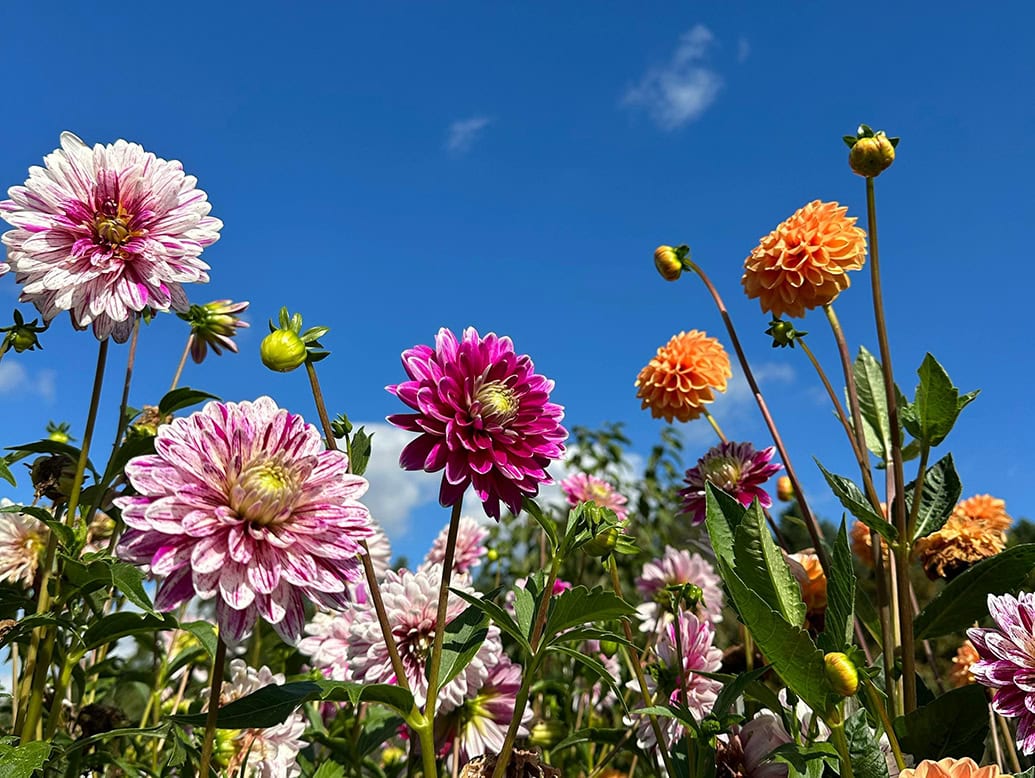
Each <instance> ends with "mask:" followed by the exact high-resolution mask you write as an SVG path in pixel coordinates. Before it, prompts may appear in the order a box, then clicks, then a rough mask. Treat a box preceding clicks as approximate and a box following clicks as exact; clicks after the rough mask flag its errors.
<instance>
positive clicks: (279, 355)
mask: <svg viewBox="0 0 1035 778" xmlns="http://www.w3.org/2000/svg"><path fill="white" fill-rule="evenodd" d="M259 355H260V356H261V357H262V364H264V365H265V366H266V367H268V368H269V369H270V370H276V371H277V372H279V373H289V372H291V371H292V370H294V369H295V368H297V367H301V366H302V365H303V364H305V359H306V347H305V342H304V341H303V340H302V338H301V336H300V335H299V334H298V333H297V332H293V331H292V330H289V329H288V330H285V329H278V330H274V331H273V332H271V333H270V334H269V335H267V336H266V337H265V338H263V339H262V343H261V344H260V345H259Z"/></svg>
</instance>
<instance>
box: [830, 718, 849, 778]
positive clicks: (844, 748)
mask: <svg viewBox="0 0 1035 778" xmlns="http://www.w3.org/2000/svg"><path fill="white" fill-rule="evenodd" d="M828 726H829V727H830V739H831V740H832V741H834V748H836V749H837V754H838V756H840V757H841V778H853V773H852V758H851V755H850V754H849V752H848V738H847V737H845V724H844V722H843V721H840V720H839V721H838V722H837V723H836V724H830V723H829V722H828Z"/></svg>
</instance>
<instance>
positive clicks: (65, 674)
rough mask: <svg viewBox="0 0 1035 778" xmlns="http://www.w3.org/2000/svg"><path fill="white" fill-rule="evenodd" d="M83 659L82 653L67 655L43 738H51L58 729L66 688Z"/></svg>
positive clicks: (55, 685)
mask: <svg viewBox="0 0 1035 778" xmlns="http://www.w3.org/2000/svg"><path fill="white" fill-rule="evenodd" d="M80 659H82V654H75V655H66V656H65V661H64V662H62V663H61V673H60V674H59V675H58V680H57V683H56V684H54V699H53V700H52V701H51V703H50V712H49V713H48V714H47V723H46V726H44V728H43V739H44V740H50V739H51V738H52V737H54V733H55V732H56V731H57V725H58V721H59V720H60V719H61V703H62V702H63V701H64V699H65V690H66V689H67V688H68V682H69V681H70V680H72V671H73V670H74V669H75V666H76V665H77V664H79V660H80Z"/></svg>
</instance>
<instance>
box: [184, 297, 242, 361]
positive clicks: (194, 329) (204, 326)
mask: <svg viewBox="0 0 1035 778" xmlns="http://www.w3.org/2000/svg"><path fill="white" fill-rule="evenodd" d="M247 309H248V303H247V302H243V303H235V302H234V301H233V300H213V301H212V302H210V303H205V304H204V305H192V306H191V307H190V308H189V309H188V310H187V312H186V313H178V314H177V316H179V317H180V318H181V319H183V320H184V321H185V322H188V323H189V324H190V333H191V341H190V356H191V359H193V360H194V361H195V363H197V364H199V365H200V364H201V363H202V362H204V361H205V356H206V355H207V354H208V349H209V347H211V348H212V351H214V352H215V354H216V356H217V357H218V356H222V354H223V349H226V350H227V351H232V352H234V353H235V354H236V353H237V344H236V343H234V336H235V335H237V330H239V329H241V328H242V327H249V326H251V325H249V324H248V322H246V321H243V320H242V319H241V317H240V316H238V314H240V313H244V312H245V311H246V310H247Z"/></svg>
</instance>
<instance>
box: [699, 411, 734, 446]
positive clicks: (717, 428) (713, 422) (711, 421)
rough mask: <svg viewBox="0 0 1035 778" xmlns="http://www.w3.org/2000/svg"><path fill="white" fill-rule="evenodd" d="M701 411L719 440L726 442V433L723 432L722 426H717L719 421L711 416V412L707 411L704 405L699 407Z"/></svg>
mask: <svg viewBox="0 0 1035 778" xmlns="http://www.w3.org/2000/svg"><path fill="white" fill-rule="evenodd" d="M701 413H703V414H704V418H706V419H707V420H708V423H709V424H711V425H712V429H713V430H715V434H716V435H718V436H719V440H721V441H722V442H723V443H726V442H727V440H728V439H727V437H726V435H725V434H723V431H722V428H721V427H720V426H719V422H717V421H716V420H715V417H714V416H712V415H711V413H709V412H708V409H707V408H704V407H702V408H701Z"/></svg>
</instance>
